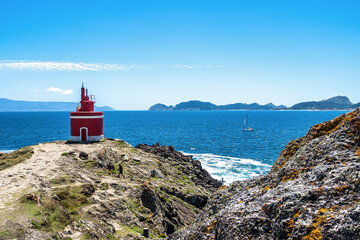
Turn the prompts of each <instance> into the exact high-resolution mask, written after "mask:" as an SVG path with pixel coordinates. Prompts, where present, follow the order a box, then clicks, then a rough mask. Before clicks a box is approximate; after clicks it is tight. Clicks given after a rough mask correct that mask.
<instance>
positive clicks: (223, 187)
mask: <svg viewBox="0 0 360 240" xmlns="http://www.w3.org/2000/svg"><path fill="white" fill-rule="evenodd" d="M225 188H226V185H223V186H221V187H219V189H218V190H221V189H225Z"/></svg>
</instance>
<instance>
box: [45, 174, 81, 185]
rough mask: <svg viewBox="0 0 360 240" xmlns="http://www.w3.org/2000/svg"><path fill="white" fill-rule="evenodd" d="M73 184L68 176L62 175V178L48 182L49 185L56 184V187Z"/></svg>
mask: <svg viewBox="0 0 360 240" xmlns="http://www.w3.org/2000/svg"><path fill="white" fill-rule="evenodd" d="M74 182H75V180H74V179H73V178H72V177H71V176H69V175H62V176H59V177H56V178H53V179H51V180H50V183H51V184H57V185H60V184H68V183H74Z"/></svg>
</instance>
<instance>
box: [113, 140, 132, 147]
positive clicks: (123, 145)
mask: <svg viewBox="0 0 360 240" xmlns="http://www.w3.org/2000/svg"><path fill="white" fill-rule="evenodd" d="M115 146H116V147H118V148H126V147H128V146H129V145H128V144H127V143H126V142H125V141H123V140H120V141H118V142H115Z"/></svg>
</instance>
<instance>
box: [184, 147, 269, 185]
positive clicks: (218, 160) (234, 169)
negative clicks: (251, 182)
mask: <svg viewBox="0 0 360 240" xmlns="http://www.w3.org/2000/svg"><path fill="white" fill-rule="evenodd" d="M184 154H185V155H192V156H193V159H196V160H199V161H201V165H202V166H203V167H204V168H205V169H206V170H207V171H208V172H209V173H210V174H211V176H212V177H213V178H216V179H218V180H223V181H224V184H226V185H228V184H230V183H232V182H234V181H238V180H245V179H249V178H252V177H255V176H259V175H263V174H266V173H267V172H268V171H269V170H270V168H271V165H269V164H266V163H262V162H260V161H256V160H253V159H247V158H236V157H228V156H220V155H214V154H211V153H204V154H190V153H184Z"/></svg>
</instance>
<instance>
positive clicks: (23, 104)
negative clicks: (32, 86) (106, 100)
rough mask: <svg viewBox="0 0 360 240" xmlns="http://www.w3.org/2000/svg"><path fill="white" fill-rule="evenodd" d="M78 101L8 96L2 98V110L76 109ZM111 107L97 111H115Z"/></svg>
mask: <svg viewBox="0 0 360 240" xmlns="http://www.w3.org/2000/svg"><path fill="white" fill-rule="evenodd" d="M78 104H79V103H77V102H40V101H39V102H35V101H17V100H10V99H7V98H0V111H1V112H19V111H23V112H25V111H34V112H35V111H75V110H76V106H77V105H78ZM114 110H115V109H113V108H111V107H107V106H105V107H97V106H95V111H114Z"/></svg>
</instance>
